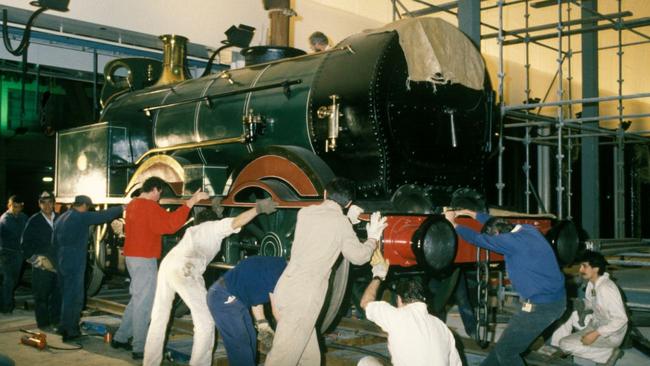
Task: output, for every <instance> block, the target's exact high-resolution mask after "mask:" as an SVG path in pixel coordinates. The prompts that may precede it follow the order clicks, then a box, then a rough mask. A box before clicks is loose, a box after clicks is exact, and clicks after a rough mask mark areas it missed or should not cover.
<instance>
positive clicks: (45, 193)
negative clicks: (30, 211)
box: [38, 191, 54, 202]
mask: <svg viewBox="0 0 650 366" xmlns="http://www.w3.org/2000/svg"><path fill="white" fill-rule="evenodd" d="M47 200H52V201H54V195H53V194H52V193H50V192H48V191H43V192H41V194H40V195H38V201H39V202H40V201H47Z"/></svg>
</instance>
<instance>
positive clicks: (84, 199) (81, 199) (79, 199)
mask: <svg viewBox="0 0 650 366" xmlns="http://www.w3.org/2000/svg"><path fill="white" fill-rule="evenodd" d="M74 204H75V205H83V204H86V205H88V206H92V205H93V200H91V199H90V197H88V196H85V195H83V194H82V195H79V196H76V197H75V198H74Z"/></svg>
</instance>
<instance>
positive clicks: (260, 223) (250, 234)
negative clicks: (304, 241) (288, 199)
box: [221, 197, 350, 332]
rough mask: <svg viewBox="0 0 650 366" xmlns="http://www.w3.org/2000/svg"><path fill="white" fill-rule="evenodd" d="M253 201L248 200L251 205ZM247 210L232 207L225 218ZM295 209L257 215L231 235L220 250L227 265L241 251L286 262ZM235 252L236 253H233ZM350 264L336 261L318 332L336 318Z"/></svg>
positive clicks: (296, 212)
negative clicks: (282, 258) (277, 258)
mask: <svg viewBox="0 0 650 366" xmlns="http://www.w3.org/2000/svg"><path fill="white" fill-rule="evenodd" d="M256 198H262V197H251V201H254V199H256ZM247 209H248V208H241V207H234V208H231V209H229V210H227V211H228V212H227V216H228V217H234V216H236V215H238V214H240V213H241V212H243V211H245V210H247ZM297 214H298V210H297V209H282V208H281V209H278V210H277V211H276V212H275V213H273V214H270V215H259V216H257V217H256V218H255V219H254V220H252V221H251V222H250V223H248V224H247V225H246V226H244V227H243V228H242V230H241V231H240V232H239V233H238V234H233V235H231V236H229V237H228V238H227V239H225V240H224V244H223V245H222V246H221V248H222V252H223V255H224V258H225V261H226V262H229V261H230V260H234V263H231V264H236V262H238V261H239V260H241V257H240V255H239V253H241V252H240V250H251V249H253V248H255V247H256V248H255V249H257V255H264V256H282V257H285V258H288V257H289V255H290V253H291V244H292V243H293V234H294V231H295V228H296V218H297ZM233 251H234V252H238V253H233ZM349 269H350V263H349V262H348V261H347V260H344V259H341V260H339V261H338V262H337V263H336V265H335V267H334V269H333V270H332V274H331V276H330V282H329V283H330V285H329V289H328V293H327V297H326V298H325V303H324V305H323V308H322V309H321V314H320V317H319V321H318V323H317V326H318V328H319V329H320V331H321V332H324V331H325V330H327V329H328V328H329V327H330V326H331V325H332V324H333V322H334V321H335V320H336V318H337V314H338V312H339V308H340V307H341V303H342V302H343V297H344V296H345V291H346V287H347V281H348V274H349Z"/></svg>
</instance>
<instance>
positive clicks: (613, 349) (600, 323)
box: [551, 251, 627, 363]
mask: <svg viewBox="0 0 650 366" xmlns="http://www.w3.org/2000/svg"><path fill="white" fill-rule="evenodd" d="M606 266H607V261H606V260H605V258H604V257H603V255H602V254H600V253H596V252H592V251H587V252H586V253H585V254H584V256H583V258H582V260H581V262H580V274H581V275H582V278H583V279H585V280H587V281H589V282H588V283H587V291H586V293H585V299H584V306H583V308H584V310H585V312H593V313H592V314H587V315H584V314H583V312H581V311H580V312H579V311H577V310H574V311H573V313H571V317H569V319H568V320H567V321H566V322H565V323H564V324H562V325H561V326H560V327H559V328H558V329H557V330H556V331H555V332H554V333H553V336H552V337H551V345H552V346H555V347H560V349H562V351H564V352H567V353H570V354H572V355H573V356H577V357H580V358H584V359H588V360H591V361H594V362H597V363H605V362H607V361H608V359H609V358H610V357H614V358H617V357H618V356H619V355H620V350H619V349H618V346H620V345H621V343H622V342H623V338H624V337H625V332H626V331H627V315H626V313H625V306H624V305H623V299H622V298H621V293H620V291H619V289H618V287H616V284H615V283H614V282H613V281H612V280H611V279H610V278H609V273H607V272H605V270H606ZM581 310H582V309H581ZM574 329H575V330H577V332H575V333H573V334H572V332H573V330H574ZM613 353H614V354H613Z"/></svg>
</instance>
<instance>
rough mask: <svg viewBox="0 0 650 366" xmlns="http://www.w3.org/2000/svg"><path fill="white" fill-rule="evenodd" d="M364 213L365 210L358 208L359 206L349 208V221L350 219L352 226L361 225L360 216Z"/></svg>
mask: <svg viewBox="0 0 650 366" xmlns="http://www.w3.org/2000/svg"><path fill="white" fill-rule="evenodd" d="M362 213H363V208H361V207H359V206H357V205H352V206H350V208H348V215H347V216H348V219H350V222H351V223H352V225H356V224H358V223H360V222H361V221H359V215H361V214H362Z"/></svg>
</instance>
